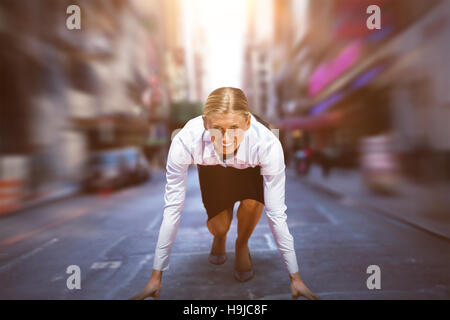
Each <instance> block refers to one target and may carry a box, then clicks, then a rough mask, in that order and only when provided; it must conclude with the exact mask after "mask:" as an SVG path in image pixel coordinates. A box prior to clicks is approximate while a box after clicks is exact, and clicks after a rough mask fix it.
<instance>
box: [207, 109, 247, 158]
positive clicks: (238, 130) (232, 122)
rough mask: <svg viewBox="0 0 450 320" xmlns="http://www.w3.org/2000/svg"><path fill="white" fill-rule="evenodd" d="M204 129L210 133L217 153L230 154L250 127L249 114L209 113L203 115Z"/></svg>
mask: <svg viewBox="0 0 450 320" xmlns="http://www.w3.org/2000/svg"><path fill="white" fill-rule="evenodd" d="M203 123H204V125H205V129H206V130H208V131H209V133H210V135H211V141H212V142H213V144H214V148H215V150H216V152H217V153H219V154H231V153H233V152H234V151H236V149H237V148H238V147H239V145H240V143H241V142H242V140H243V139H244V133H245V131H246V130H248V128H250V115H248V116H245V115H243V114H239V113H226V114H219V113H217V114H210V115H208V116H207V117H206V116H203Z"/></svg>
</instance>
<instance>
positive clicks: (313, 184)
mask: <svg viewBox="0 0 450 320" xmlns="http://www.w3.org/2000/svg"><path fill="white" fill-rule="evenodd" d="M301 182H302V183H304V184H306V185H308V186H309V187H311V188H313V189H316V190H318V191H319V192H322V193H326V194H328V195H329V196H332V197H334V198H336V199H344V198H349V197H348V196H347V195H345V194H342V193H340V192H337V191H336V190H333V189H332V188H328V187H326V186H324V185H323V184H321V183H318V182H313V181H309V180H301ZM352 201H353V202H354V203H356V204H357V205H359V206H361V207H366V208H369V209H371V210H373V211H375V212H377V213H379V214H381V215H384V216H385V217H387V218H389V219H392V220H396V221H397V222H401V223H403V224H406V225H408V226H410V227H412V228H414V229H417V230H420V231H422V232H425V233H428V234H430V235H432V236H433V237H437V238H439V239H441V240H444V241H447V242H450V237H449V236H446V235H443V234H441V233H439V232H435V231H433V230H430V229H428V228H425V227H423V226H421V225H419V224H417V223H415V222H414V221H411V220H407V219H404V218H400V217H399V216H398V215H396V214H393V213H391V212H389V210H386V209H385V208H380V207H378V206H376V205H373V204H370V203H367V202H361V201H359V200H356V199H354V198H352Z"/></svg>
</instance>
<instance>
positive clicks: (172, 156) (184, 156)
mask: <svg viewBox="0 0 450 320" xmlns="http://www.w3.org/2000/svg"><path fill="white" fill-rule="evenodd" d="M179 134H180V133H179ZM190 163H191V155H190V153H189V152H188V150H187V148H186V147H185V146H184V144H183V142H182V141H181V139H180V138H179V136H178V135H177V136H176V137H175V138H174V140H173V141H172V144H171V146H170V149H169V155H168V158H167V166H166V180H167V182H166V189H165V194H164V201H165V206H164V213H163V220H162V223H161V227H160V229H159V236H158V242H157V244H156V248H155V256H154V261H153V272H152V275H151V277H150V280H149V282H148V283H147V285H146V286H145V288H144V289H143V290H142V291H141V292H140V293H138V294H137V295H136V296H134V297H133V298H131V299H135V300H142V299H145V298H147V297H153V298H155V299H159V292H160V290H161V279H162V273H163V271H165V270H167V269H169V255H170V250H171V248H172V245H173V243H174V241H175V237H176V234H177V232H178V226H179V223H180V217H181V211H182V210H183V206H184V200H185V196H186V182H187V170H188V167H189V165H190Z"/></svg>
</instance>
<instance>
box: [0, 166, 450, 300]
mask: <svg viewBox="0 0 450 320" xmlns="http://www.w3.org/2000/svg"><path fill="white" fill-rule="evenodd" d="M164 185H165V179H164V172H162V171H161V172H156V173H154V176H153V179H152V180H151V181H149V182H148V183H146V184H144V185H141V186H137V187H133V188H129V189H124V190H122V191H119V192H116V193H114V194H99V195H77V196H74V197H70V198H66V199H62V200H58V201H54V202H51V203H48V204H45V205H41V206H39V207H36V208H34V209H29V210H27V211H22V212H18V213H15V214H12V215H8V216H4V217H1V218H0V224H1V225H2V228H1V230H2V231H1V232H2V233H1V235H0V283H1V289H0V299H128V298H130V297H131V296H133V295H135V294H136V293H138V292H139V291H140V290H141V289H142V288H143V287H144V285H145V284H146V282H147V281H148V279H149V277H150V274H151V271H152V266H153V254H154V249H155V245H156V241H157V237H158V231H159V227H160V224H161V219H162V212H163V211H162V209H163V204H164V199H163V195H164ZM286 201H287V203H286V204H287V207H288V211H287V214H288V225H289V228H290V231H291V233H292V234H293V236H294V239H295V248H296V253H297V258H298V261H299V267H300V275H301V277H302V279H303V280H304V282H305V283H306V284H307V285H308V286H309V288H310V289H311V290H312V291H313V292H314V293H316V294H317V295H319V296H320V297H322V299H449V298H450V272H449V266H450V243H449V242H448V241H445V240H443V239H439V238H437V237H433V236H432V235H430V234H428V233H425V232H423V231H420V230H418V229H415V228H413V227H411V226H409V225H407V224H402V223H401V222H398V221H396V220H391V219H389V218H388V217H386V216H383V215H380V214H379V213H377V212H375V211H372V210H371V209H370V207H365V206H364V205H363V204H361V202H357V201H354V202H353V201H352V198H351V197H348V198H340V199H338V198H336V197H333V196H332V195H330V194H327V193H325V192H321V191H320V190H318V189H315V188H312V187H311V186H309V185H307V184H303V183H302V182H301V181H300V180H299V178H297V177H296V176H295V174H294V173H292V172H291V171H287V184H286ZM237 206H238V204H236V205H235V212H234V218H233V223H232V226H231V229H230V232H229V234H228V238H227V256H228V260H227V261H226V262H225V264H223V265H220V266H216V265H212V264H210V263H209V262H208V260H207V258H208V254H209V250H210V246H211V243H212V235H211V234H210V233H209V232H208V230H207V228H206V224H205V222H206V217H207V216H206V213H205V211H204V208H203V205H202V202H201V195H200V188H199V184H198V177H197V171H196V169H195V168H192V169H191V170H190V172H189V178H188V186H187V194H186V203H185V207H184V210H183V213H182V218H181V222H180V228H179V231H178V234H177V238H176V241H175V244H174V246H173V248H172V252H171V260H170V261H171V264H170V269H169V270H167V271H165V272H164V274H163V281H162V285H163V288H162V290H161V296H160V297H161V299H283V300H285V299H286V300H287V299H290V298H291V296H290V289H289V278H288V275H287V272H286V271H285V270H284V268H283V265H282V261H281V258H280V254H279V252H278V250H277V248H276V245H275V243H274V240H273V237H272V234H271V232H270V230H269V227H268V224H267V221H266V217H265V214H264V213H263V216H262V218H261V220H260V222H259V224H258V225H257V227H256V229H255V231H254V233H253V235H252V237H251V239H250V242H249V248H250V252H251V255H252V261H253V264H254V270H255V277H254V278H253V279H252V280H251V281H249V282H246V283H238V282H237V281H236V280H235V279H234V278H233V266H234V240H235V238H236V222H237V219H236V210H237ZM70 265H77V266H79V267H80V269H81V289H79V290H77V289H74V290H69V289H68V288H67V285H66V280H67V278H68V277H69V276H70V275H69V274H67V273H66V269H67V267H68V266H70ZM370 265H377V266H379V267H380V269H381V289H379V290H377V289H374V290H369V289H368V288H367V285H366V281H367V278H368V277H369V276H370V275H369V274H367V273H366V270H367V267H368V266H370Z"/></svg>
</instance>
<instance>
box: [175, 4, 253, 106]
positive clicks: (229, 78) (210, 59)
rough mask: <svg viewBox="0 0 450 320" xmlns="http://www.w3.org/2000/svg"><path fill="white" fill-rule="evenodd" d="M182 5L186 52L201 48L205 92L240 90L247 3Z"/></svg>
mask: <svg viewBox="0 0 450 320" xmlns="http://www.w3.org/2000/svg"><path fill="white" fill-rule="evenodd" d="M182 5H183V9H184V10H183V13H184V26H185V29H184V32H185V44H186V50H187V53H188V54H189V52H193V51H194V50H198V49H199V48H201V51H202V52H203V58H204V59H205V60H204V62H205V64H204V66H205V72H206V74H207V75H206V81H205V86H206V87H205V93H206V94H207V93H208V92H211V91H212V90H214V89H215V88H218V87H224V86H232V87H240V86H241V80H242V79H241V70H242V62H243V49H244V44H245V41H244V40H245V36H246V34H245V32H246V30H247V22H246V19H247V18H246V16H247V12H246V10H247V1H245V0H226V1H224V0H184V1H183V3H182ZM189 67H190V66H189V65H188V69H189ZM191 67H192V66H191ZM188 72H189V71H188ZM203 98H205V97H203Z"/></svg>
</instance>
